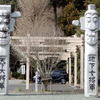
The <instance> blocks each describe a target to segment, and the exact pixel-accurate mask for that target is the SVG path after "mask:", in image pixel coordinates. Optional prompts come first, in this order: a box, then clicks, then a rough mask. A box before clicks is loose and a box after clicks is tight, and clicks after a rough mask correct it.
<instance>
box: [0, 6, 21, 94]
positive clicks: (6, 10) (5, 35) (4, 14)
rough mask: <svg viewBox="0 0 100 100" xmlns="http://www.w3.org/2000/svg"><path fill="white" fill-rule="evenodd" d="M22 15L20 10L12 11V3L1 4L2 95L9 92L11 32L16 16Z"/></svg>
mask: <svg viewBox="0 0 100 100" xmlns="http://www.w3.org/2000/svg"><path fill="white" fill-rule="evenodd" d="M20 16H21V14H20V12H14V13H11V6H10V5H0V95H5V94H8V79H9V42H10V32H12V31H14V23H15V20H14V17H20Z"/></svg>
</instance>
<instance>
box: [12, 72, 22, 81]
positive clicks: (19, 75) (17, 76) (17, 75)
mask: <svg viewBox="0 0 100 100" xmlns="http://www.w3.org/2000/svg"><path fill="white" fill-rule="evenodd" d="M12 77H15V78H16V79H17V78H20V79H22V74H21V73H18V72H13V73H12Z"/></svg>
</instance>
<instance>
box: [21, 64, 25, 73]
mask: <svg viewBox="0 0 100 100" xmlns="http://www.w3.org/2000/svg"><path fill="white" fill-rule="evenodd" d="M21 68H22V74H25V65H22V66H21Z"/></svg>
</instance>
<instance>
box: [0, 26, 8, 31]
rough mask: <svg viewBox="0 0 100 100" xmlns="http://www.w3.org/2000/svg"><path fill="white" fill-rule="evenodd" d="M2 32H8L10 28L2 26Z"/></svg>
mask: <svg viewBox="0 0 100 100" xmlns="http://www.w3.org/2000/svg"><path fill="white" fill-rule="evenodd" d="M0 31H1V32H6V31H8V28H7V27H6V26H5V25H2V26H1V27H0Z"/></svg>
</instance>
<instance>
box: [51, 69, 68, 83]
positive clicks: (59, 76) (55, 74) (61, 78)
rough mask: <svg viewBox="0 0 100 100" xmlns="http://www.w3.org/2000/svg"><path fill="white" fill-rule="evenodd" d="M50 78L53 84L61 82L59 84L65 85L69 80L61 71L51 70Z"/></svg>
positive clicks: (64, 72)
mask: <svg viewBox="0 0 100 100" xmlns="http://www.w3.org/2000/svg"><path fill="white" fill-rule="evenodd" d="M51 77H52V81H53V82H61V84H66V82H67V81H68V80H69V78H68V74H67V73H66V71H63V70H53V71H52V72H51Z"/></svg>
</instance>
